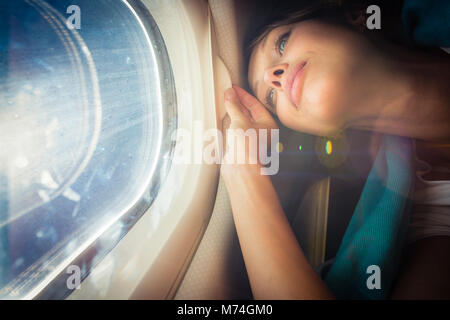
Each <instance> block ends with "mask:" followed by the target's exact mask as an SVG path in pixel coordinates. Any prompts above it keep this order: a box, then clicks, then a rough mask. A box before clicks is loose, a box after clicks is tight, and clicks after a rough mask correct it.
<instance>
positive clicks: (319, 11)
mask: <svg viewBox="0 0 450 320" xmlns="http://www.w3.org/2000/svg"><path fill="white" fill-rule="evenodd" d="M372 4H376V5H378V6H379V7H380V9H381V12H382V14H381V19H382V26H383V27H382V29H381V30H374V31H371V33H372V34H383V37H385V38H389V39H391V40H393V41H397V40H398V39H399V38H400V37H401V36H400V31H399V25H400V12H401V8H402V6H403V0H316V1H314V0H303V1H302V0H296V1H281V2H280V1H278V2H276V3H273V1H271V0H266V1H262V2H261V3H260V6H261V7H260V8H259V10H257V11H256V13H255V14H254V18H252V22H253V21H254V23H253V24H252V25H251V26H250V27H249V29H248V30H247V33H246V37H245V52H244V54H245V61H246V64H245V65H246V68H247V70H246V74H247V73H248V64H249V60H250V56H251V53H252V51H253V49H254V48H255V47H256V46H257V45H258V44H259V43H260V42H261V41H262V40H263V39H264V38H265V37H266V36H267V34H269V33H270V32H271V31H272V30H273V29H275V28H277V27H280V26H284V25H289V24H293V23H298V22H301V21H305V20H309V19H314V18H321V19H328V20H333V21H336V22H340V23H347V24H349V25H351V24H352V23H351V22H350V21H349V20H346V14H348V15H350V18H351V16H352V15H355V19H356V18H357V16H358V15H365V14H366V8H367V7H368V6H369V5H372ZM350 20H351V19H350ZM364 22H365V20H364ZM353 27H358V26H355V25H354V24H353ZM359 29H360V30H363V29H365V25H364V26H363V25H361V26H359Z"/></svg>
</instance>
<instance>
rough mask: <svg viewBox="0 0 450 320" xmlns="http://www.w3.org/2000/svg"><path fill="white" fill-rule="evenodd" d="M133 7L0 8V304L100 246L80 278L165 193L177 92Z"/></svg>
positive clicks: (155, 36) (105, 0) (149, 28)
mask: <svg viewBox="0 0 450 320" xmlns="http://www.w3.org/2000/svg"><path fill="white" fill-rule="evenodd" d="M139 4H140V2H139V1H124V0H123V1H117V0H96V1H91V0H79V1H74V0H70V1H65V0H54V1H50V0H48V1H43V0H23V1H19V0H16V1H6V0H5V1H3V0H0V7H2V8H1V10H0V11H1V13H0V21H3V22H0V24H1V25H0V26H1V28H0V72H1V73H0V297H13V298H20V297H25V296H26V295H27V294H30V292H32V291H33V290H38V289H37V288H40V287H43V286H46V285H48V283H49V282H50V281H51V279H52V278H55V277H56V276H57V275H58V274H61V273H64V271H65V269H64V268H67V266H68V265H70V263H71V262H72V261H73V260H74V259H75V258H76V257H77V256H79V255H80V254H81V253H82V252H83V251H85V249H87V248H88V247H89V248H91V247H92V245H93V244H95V243H96V242H95V241H99V239H101V243H97V244H96V245H97V246H98V247H97V249H96V250H95V251H94V252H95V253H96V254H95V255H94V257H93V260H92V259H91V260H89V261H87V262H86V261H85V260H84V263H83V264H82V265H79V267H80V268H81V272H82V274H83V275H86V274H87V273H88V272H89V267H90V266H93V264H95V259H96V258H97V260H98V258H99V257H101V256H102V254H104V253H105V252H106V251H108V250H110V249H111V248H112V247H113V246H114V245H115V244H116V243H117V242H118V241H119V240H120V238H121V237H122V236H123V235H124V234H125V233H126V231H127V230H129V228H130V227H131V226H132V225H133V223H134V222H135V221H136V219H138V218H139V217H140V216H141V215H142V214H143V213H144V212H145V210H146V209H147V208H148V207H149V206H150V205H151V203H152V201H153V200H154V198H155V196H156V194H157V192H158V188H159V187H160V185H161V183H162V182H163V179H164V176H165V174H166V173H167V171H168V168H169V167H170V158H171V153H172V149H173V145H172V142H171V141H169V140H170V138H168V137H170V133H168V132H169V131H170V130H171V129H173V128H174V126H176V110H175V108H176V103H175V91H174V84H173V80H172V74H171V69H170V64H169V61H168V56H167V53H166V51H165V46H164V42H163V40H162V38H161V35H160V34H159V31H158V28H157V26H156V24H155V22H154V20H153V19H152V17H151V15H150V13H148V11H147V12H146V16H145V19H143V17H142V15H141V14H140V13H139V10H141V11H142V7H140V8H141V9H139V8H138V5H139ZM70 6H72V7H71V8H69V7H70ZM74 8H75V9H74ZM78 9H79V10H78ZM74 14H75V16H74ZM108 230H109V231H108ZM111 230H113V232H111ZM105 234H108V237H106V238H105V236H104V235H105ZM102 236H103V238H102ZM105 250H106V251H105Z"/></svg>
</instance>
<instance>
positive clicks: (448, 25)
mask: <svg viewBox="0 0 450 320" xmlns="http://www.w3.org/2000/svg"><path fill="white" fill-rule="evenodd" d="M402 22H403V27H404V30H403V31H404V33H405V35H406V36H407V39H408V40H409V41H410V42H412V43H414V44H420V45H423V46H437V47H444V48H446V47H450V1H449V0H405V2H404V4H403V8H402Z"/></svg>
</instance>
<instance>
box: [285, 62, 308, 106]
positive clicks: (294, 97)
mask: <svg viewBox="0 0 450 320" xmlns="http://www.w3.org/2000/svg"><path fill="white" fill-rule="evenodd" d="M305 66H306V61H303V62H301V63H299V64H298V65H296V66H295V68H294V69H293V70H292V71H291V73H289V75H288V76H287V78H286V80H285V82H284V84H283V89H284V91H285V92H286V94H287V96H288V98H289V100H290V101H291V103H292V104H293V105H294V106H295V107H296V108H297V101H298V99H299V97H300V93H301V87H302V84H303V81H302V79H303V73H304V70H305Z"/></svg>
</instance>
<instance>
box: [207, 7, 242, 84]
mask: <svg viewBox="0 0 450 320" xmlns="http://www.w3.org/2000/svg"><path fill="white" fill-rule="evenodd" d="M208 2H209V6H210V8H211V13H212V17H213V21H214V28H215V32H216V37H217V42H218V49H219V56H220V57H221V58H222V60H223V61H224V63H225V66H226V67H227V69H228V71H229V72H230V76H231V81H232V82H233V83H235V84H239V85H243V84H244V75H243V70H244V65H243V63H244V62H243V36H244V34H243V32H240V30H243V24H244V21H246V19H244V17H243V15H244V13H243V12H242V11H239V10H237V8H236V6H237V3H236V2H235V1H232V0H209V1H208Z"/></svg>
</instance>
